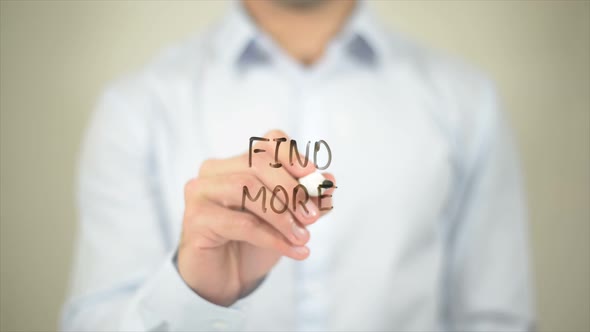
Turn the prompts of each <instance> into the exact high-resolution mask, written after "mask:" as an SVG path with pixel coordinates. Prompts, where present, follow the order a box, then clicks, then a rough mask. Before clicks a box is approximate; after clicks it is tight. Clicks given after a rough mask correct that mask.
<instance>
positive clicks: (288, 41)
mask: <svg viewBox="0 0 590 332" xmlns="http://www.w3.org/2000/svg"><path fill="white" fill-rule="evenodd" d="M277 1H280V0H264V1H263V0H244V7H245V8H246V10H247V11H248V13H249V14H250V16H251V17H252V18H253V19H254V21H255V22H256V24H257V25H258V26H259V27H260V28H261V29H262V30H264V31H266V32H267V33H268V34H269V35H270V36H271V37H272V38H273V40H274V41H275V42H276V43H277V44H278V45H279V46H281V48H283V49H284V50H285V52H286V53H287V54H289V55H290V56H292V57H293V58H294V59H296V60H298V61H299V62H301V63H303V64H305V65H311V64H313V63H315V62H316V61H317V60H319V59H320V58H321V57H322V55H323V54H324V51H325V49H326V46H327V45H328V43H329V42H330V40H331V39H332V38H333V37H334V36H335V35H336V34H337V33H338V31H339V30H340V29H341V28H342V26H343V25H344V24H345V22H346V20H347V19H348V17H349V16H350V14H351V13H352V11H353V9H354V6H355V0H337V1H336V0H324V1H321V2H320V3H318V4H315V5H311V6H306V7H301V8H297V7H293V6H288V5H285V4H280V3H278V2H277Z"/></svg>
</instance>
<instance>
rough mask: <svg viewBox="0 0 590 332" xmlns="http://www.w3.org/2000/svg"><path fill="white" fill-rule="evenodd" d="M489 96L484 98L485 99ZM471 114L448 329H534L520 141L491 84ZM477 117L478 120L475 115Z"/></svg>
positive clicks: (453, 230)
mask: <svg viewBox="0 0 590 332" xmlns="http://www.w3.org/2000/svg"><path fill="white" fill-rule="evenodd" d="M482 91H483V92H482ZM482 91H480V92H481V93H479V94H478V96H479V97H477V106H476V107H474V108H473V109H471V110H470V112H472V115H470V116H471V117H472V119H473V121H472V122H471V123H469V130H470V133H471V134H470V135H469V136H468V137H467V136H466V137H464V139H463V141H465V142H466V143H465V144H467V145H468V146H469V148H467V149H465V150H466V151H467V152H465V155H464V156H463V157H464V158H463V164H462V166H460V167H459V173H460V174H461V175H460V176H459V185H458V186H457V187H458V188H459V190H458V192H457V193H456V197H455V198H456V200H455V202H454V204H455V206H454V209H453V210H454V213H453V215H452V218H451V222H450V230H449V232H448V233H447V236H448V238H447V242H446V243H447V267H446V270H447V271H446V275H445V278H446V283H445V289H444V291H445V293H446V294H445V295H446V296H445V297H444V298H445V305H444V307H445V308H446V315H445V316H446V324H447V325H448V326H447V328H449V329H450V330H457V331H526V330H531V329H534V313H533V308H532V300H531V299H532V293H531V285H530V283H531V280H530V272H529V253H528V250H529V248H528V240H527V227H526V211H525V210H526V209H525V199H524V195H523V184H522V178H521V174H520V171H519V165H518V161H517V156H516V152H515V148H514V145H513V142H512V140H511V138H510V133H509V131H508V129H507V125H506V123H505V122H504V121H503V120H502V117H501V113H500V112H499V110H498V101H497V97H496V94H495V91H494V89H493V87H492V86H491V84H486V85H485V88H483V89H482ZM473 114H476V115H473Z"/></svg>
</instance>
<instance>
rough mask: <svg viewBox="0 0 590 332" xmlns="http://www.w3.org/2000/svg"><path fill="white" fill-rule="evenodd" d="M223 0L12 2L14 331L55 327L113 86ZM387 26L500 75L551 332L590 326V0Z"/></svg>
mask: <svg viewBox="0 0 590 332" xmlns="http://www.w3.org/2000/svg"><path fill="white" fill-rule="evenodd" d="M227 5H228V3H227V2H223V1H178V2H176V1H146V2H140V1H130V2H116V1H105V2H101V1H81V2H74V1H64V2H50V1H31V2H24V1H15V2H13V1H1V2H0V6H1V7H0V9H1V19H0V25H1V26H0V28H1V29H0V30H1V35H0V36H1V44H0V46H1V68H0V69H1V96H0V100H1V104H0V105H1V289H0V290H1V329H2V330H53V329H55V328H56V322H57V319H58V318H57V317H58V313H59V311H60V304H61V302H62V300H63V297H64V293H65V288H66V284H67V275H68V271H69V265H70V259H71V253H72V241H73V235H74V232H75V228H76V217H75V215H76V213H75V209H74V205H73V183H74V182H73V181H74V165H75V158H76V154H77V150H78V146H79V142H80V137H81V135H82V133H83V130H84V126H85V124H86V121H87V119H88V115H89V112H90V111H91V109H92V107H93V104H94V102H95V100H96V98H97V95H98V94H99V93H100V91H101V89H102V88H103V87H104V86H105V84H107V82H109V81H111V80H113V79H115V78H117V77H118V76H120V75H122V74H123V73H125V72H128V71H131V70H136V69H138V68H140V67H141V65H142V64H144V63H145V62H146V61H148V60H149V59H150V58H151V57H152V56H153V55H154V53H155V52H157V50H158V49H160V48H161V47H164V46H166V45H168V44H170V43H171V42H173V41H175V40H179V39H182V38H185V37H187V36H189V35H191V34H193V33H195V32H196V31H199V30H201V29H202V28H203V27H204V26H205V25H206V24H208V23H210V22H212V21H213V20H214V19H216V18H218V17H219V16H220V15H221V14H222V12H223V10H224V9H225V8H226V7H227ZM372 5H373V7H376V8H377V9H378V11H377V12H378V15H380V16H382V17H383V18H384V19H385V20H386V22H388V24H390V25H391V26H392V27H395V28H396V29H398V30H399V31H402V32H404V33H406V34H408V35H410V36H413V37H415V38H416V39H419V40H421V41H423V42H425V43H428V44H430V45H432V46H434V47H436V48H439V49H441V50H443V51H445V52H447V53H450V54H454V55H456V56H458V57H461V58H463V59H465V60H467V61H469V62H471V63H473V64H475V65H478V66H479V67H481V68H483V69H484V70H485V71H487V72H488V73H489V74H490V75H491V76H492V77H493V78H494V79H495V80H496V81H497V82H498V85H499V88H500V92H501V93H502V95H503V97H504V100H505V103H506V106H507V111H508V113H509V116H510V118H511V120H512V123H513V127H514V128H515V131H516V135H517V138H518V143H519V147H520V150H521V151H522V158H523V163H524V169H525V174H526V177H527V190H528V194H529V203H530V209H531V244H532V247H533V252H534V261H533V265H534V269H535V272H536V273H535V278H536V290H537V306H538V312H539V324H540V329H541V330H544V331H588V330H590V247H589V241H590V209H589V204H590V2H587V1H563V2H557V1H556V2H551V1H524V2H516V1H457V2H450V1H441V2H436V1H419V2H401V1H380V2H375V3H372Z"/></svg>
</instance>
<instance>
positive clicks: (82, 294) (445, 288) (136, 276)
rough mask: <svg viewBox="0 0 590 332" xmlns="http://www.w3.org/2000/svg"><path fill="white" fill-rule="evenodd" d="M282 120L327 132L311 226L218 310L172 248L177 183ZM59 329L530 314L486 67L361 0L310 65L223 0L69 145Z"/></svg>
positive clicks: (356, 326) (521, 232)
mask: <svg viewBox="0 0 590 332" xmlns="http://www.w3.org/2000/svg"><path fill="white" fill-rule="evenodd" d="M273 128H279V129H282V130H284V131H285V132H287V133H288V134H289V135H290V136H291V137H292V138H294V139H297V140H298V142H307V141H312V142H313V141H315V140H319V139H323V140H325V141H327V142H328V143H329V145H330V147H331V149H332V154H333V160H332V165H331V166H330V168H329V169H328V170H327V171H329V172H331V173H333V174H334V175H335V176H336V178H337V182H338V189H337V190H336V192H335V193H334V209H333V211H332V212H331V213H330V214H329V215H328V216H326V217H324V218H322V219H321V220H320V221H319V222H317V223H316V224H314V225H312V226H311V227H310V232H311V241H310V243H309V247H310V250H311V256H310V257H309V258H308V259H307V260H305V261H302V262H296V261H293V260H290V259H288V258H283V259H281V260H280V261H279V263H278V264H277V266H276V267H275V268H274V269H273V270H272V271H271V272H270V274H269V275H268V276H267V278H266V280H265V281H264V282H263V283H262V284H261V285H260V286H259V287H258V289H256V291H254V292H253V293H252V294H250V295H248V296H247V297H245V298H243V299H241V300H240V301H238V302H237V303H235V304H234V305H232V306H231V307H229V308H225V307H220V306H217V305H214V304H211V303H209V302H207V301H206V300H204V299H202V298H200V297H199V296H198V295H197V294H195V293H194V292H193V291H191V289H189V288H188V287H187V286H186V285H185V284H184V282H183V280H182V279H181V278H180V277H179V275H178V273H177V271H176V269H175V265H174V263H173V256H174V253H175V250H176V247H177V243H178V240H179V235H180V231H181V223H182V214H183V209H184V201H183V186H184V184H185V183H186V182H187V181H188V180H189V179H190V178H192V177H194V176H196V174H197V172H198V169H199V166H200V164H201V163H202V162H203V161H204V160H206V159H208V158H227V157H231V156H234V155H237V154H241V153H244V152H246V151H247V149H248V139H249V137H251V136H259V135H262V134H263V133H265V132H267V131H268V130H270V129H273ZM78 197H79V211H80V225H79V238H78V241H77V244H76V251H75V262H74V268H73V276H72V281H71V291H70V295H69V298H68V301H67V303H66V305H65V307H64V312H63V318H62V328H63V329H64V330H72V331H82V330H92V331H96V330H125V331H129V330H257V331H258V330H291V331H292V330H379V331H440V330H460V331H504V330H506V331H512V330H528V329H531V328H532V327H533V324H534V314H533V310H532V305H531V292H530V280H529V278H530V277H529V269H528V264H529V262H528V244H527V231H526V224H525V219H526V218H525V208H524V200H523V194H522V184H521V176H520V174H519V168H518V165H517V160H516V156H515V151H514V149H513V145H512V143H511V140H510V135H509V132H508V131H507V127H506V124H505V121H504V120H503V118H502V115H501V113H500V112H499V105H498V100H497V97H496V94H495V92H494V88H493V86H492V84H491V83H490V82H489V81H488V80H487V79H486V78H484V77H483V76H482V75H481V74H479V73H478V72H477V71H476V70H474V69H473V68H470V67H469V66H466V65H464V64H462V63H460V62H458V61H456V60H453V59H450V58H448V57H445V56H442V55H439V54H436V53H433V52H432V51H430V50H429V49H427V48H424V47H422V46H420V45H417V44H415V43H413V42H411V41H408V40H406V39H404V38H403V37H401V36H399V35H396V34H393V33H390V32H388V31H386V30H385V29H384V28H383V27H381V25H380V24H379V23H378V22H377V21H376V19H375V18H374V17H372V16H371V14H370V13H369V12H368V9H367V8H365V5H363V4H360V5H359V6H358V8H357V9H356V10H355V12H354V14H353V16H352V17H351V18H350V20H349V22H348V24H347V25H346V26H345V28H344V29H343V30H342V32H341V33H340V34H339V35H338V36H337V37H336V38H335V39H334V40H333V41H332V42H331V44H330V45H329V47H328V49H327V51H326V53H325V55H324V56H323V58H322V59H321V60H320V61H319V63H317V64H316V65H314V66H312V67H310V68H306V67H303V66H301V65H299V64H298V63H296V62H295V61H294V60H292V59H291V58H289V57H288V56H287V55H286V54H285V53H284V52H283V51H282V50H281V49H279V48H278V47H277V45H276V44H275V43H273V41H272V40H270V39H269V38H268V36H266V35H265V34H264V33H263V32H261V31H260V30H258V29H257V27H256V26H255V25H254V24H253V23H252V22H251V21H250V19H249V17H248V16H247V15H246V14H245V13H244V12H243V10H242V9H241V8H240V6H239V5H237V6H235V8H233V9H232V10H231V11H230V13H229V15H228V16H227V17H226V18H225V19H224V20H223V21H221V22H220V23H219V24H218V25H215V26H214V27H212V28H211V29H210V30H209V31H207V32H206V33H205V34H203V35H201V36H198V37H197V38H195V39H192V40H189V41H187V42H184V43H182V44H180V45H177V46H175V47H172V48H170V49H168V50H167V51H166V52H164V53H163V54H162V55H160V56H159V57H158V58H157V59H156V60H155V61H154V62H153V63H151V64H149V65H148V66H147V68H145V69H144V70H142V71H141V72H139V73H135V74H133V75H130V76H129V77H126V78H124V79H122V80H120V81H119V82H116V83H115V84H113V85H112V86H111V87H110V88H109V89H108V90H107V92H106V93H105V94H104V96H103V98H102V99H101V101H100V103H99V105H98V107H97V110H96V112H95V113H94V116H93V118H92V121H91V125H90V127H89V129H88V132H87V136H86V138H85V141H84V145H83V152H82V155H81V160H80V174H79V196H78Z"/></svg>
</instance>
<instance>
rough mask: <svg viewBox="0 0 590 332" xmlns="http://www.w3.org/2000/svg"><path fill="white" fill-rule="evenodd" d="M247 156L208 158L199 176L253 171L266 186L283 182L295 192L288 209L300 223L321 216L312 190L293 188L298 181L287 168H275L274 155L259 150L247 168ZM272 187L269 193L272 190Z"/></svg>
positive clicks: (285, 187) (289, 190)
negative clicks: (311, 192)
mask: <svg viewBox="0 0 590 332" xmlns="http://www.w3.org/2000/svg"><path fill="white" fill-rule="evenodd" d="M258 146H260V145H258ZM247 158H248V157H247V156H246V155H242V156H241V157H233V158H229V159H212V160H207V161H205V162H203V164H202V165H201V169H200V171H199V176H204V177H211V176H219V175H222V174H226V175H229V174H235V173H250V174H253V175H255V176H256V177H258V178H259V179H260V181H262V183H264V185H265V186H266V187H267V188H272V190H274V189H275V188H277V186H279V185H280V186H281V187H283V188H284V189H285V190H286V191H287V193H289V195H291V193H293V192H294V193H295V197H290V200H289V202H288V209H289V211H290V212H291V213H292V214H293V215H294V216H295V217H296V218H297V220H298V221H299V222H300V223H301V224H303V225H309V224H312V223H314V222H316V221H317V219H318V218H319V217H320V213H319V209H318V208H317V206H316V204H315V203H314V201H313V200H311V199H310V195H309V193H307V192H306V191H305V190H302V189H301V188H298V189H297V190H294V188H295V187H296V186H297V185H298V184H299V183H298V182H297V180H296V179H295V178H294V177H293V176H292V175H291V174H290V173H289V172H287V171H286V169H285V168H283V167H281V168H272V167H271V166H270V164H272V163H273V162H274V159H273V157H271V155H270V154H268V153H260V154H259V155H257V156H256V162H253V163H252V167H247V168H245V165H247ZM272 190H271V191H270V193H272ZM293 202H294V203H293Z"/></svg>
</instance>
